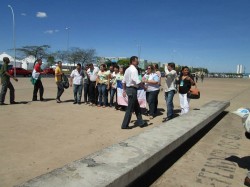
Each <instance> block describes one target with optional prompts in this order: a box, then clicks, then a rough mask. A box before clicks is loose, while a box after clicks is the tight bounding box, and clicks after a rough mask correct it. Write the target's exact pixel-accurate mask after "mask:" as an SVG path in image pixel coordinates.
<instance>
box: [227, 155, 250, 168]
mask: <svg viewBox="0 0 250 187" xmlns="http://www.w3.org/2000/svg"><path fill="white" fill-rule="evenodd" d="M225 160H228V161H231V162H234V163H237V164H238V166H239V167H240V168H243V169H247V170H249V171H250V156H245V157H241V158H240V157H238V156H235V155H232V156H230V157H227V158H225Z"/></svg>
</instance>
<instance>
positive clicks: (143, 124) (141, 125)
mask: <svg viewBox="0 0 250 187" xmlns="http://www.w3.org/2000/svg"><path fill="white" fill-rule="evenodd" d="M136 125H138V126H139V127H141V128H143V127H147V126H148V124H147V122H146V121H143V122H142V123H141V122H140V123H138V122H136ZM132 128H133V127H130V126H127V127H121V129H132Z"/></svg>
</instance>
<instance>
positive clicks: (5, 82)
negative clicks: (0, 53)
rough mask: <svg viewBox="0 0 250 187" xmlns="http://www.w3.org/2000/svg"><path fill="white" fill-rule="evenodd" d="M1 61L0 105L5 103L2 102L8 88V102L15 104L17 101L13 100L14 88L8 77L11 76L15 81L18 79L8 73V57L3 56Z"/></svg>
mask: <svg viewBox="0 0 250 187" xmlns="http://www.w3.org/2000/svg"><path fill="white" fill-rule="evenodd" d="M3 62H4V63H3V65H2V67H1V70H0V75H1V84H2V90H1V93H0V105H6V104H5V103H4V100H5V95H6V93H7V89H8V88H9V90H10V104H17V102H15V89H14V87H13V85H12V84H11V82H10V77H11V78H13V79H14V80H15V81H16V82H17V81H18V79H17V78H16V77H13V76H12V75H10V74H9V73H8V64H9V63H10V59H9V58H8V57H4V58H3Z"/></svg>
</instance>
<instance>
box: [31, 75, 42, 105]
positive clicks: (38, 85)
mask: <svg viewBox="0 0 250 187" xmlns="http://www.w3.org/2000/svg"><path fill="white" fill-rule="evenodd" d="M38 90H39V94H40V100H43V92H44V89H43V83H42V81H41V80H40V79H38V80H37V81H36V83H35V85H34V90H33V100H37V92H38Z"/></svg>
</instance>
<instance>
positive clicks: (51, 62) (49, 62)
mask: <svg viewBox="0 0 250 187" xmlns="http://www.w3.org/2000/svg"><path fill="white" fill-rule="evenodd" d="M54 64H55V57H54V56H53V55H49V56H48V58H47V67H50V66H52V65H54Z"/></svg>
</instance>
